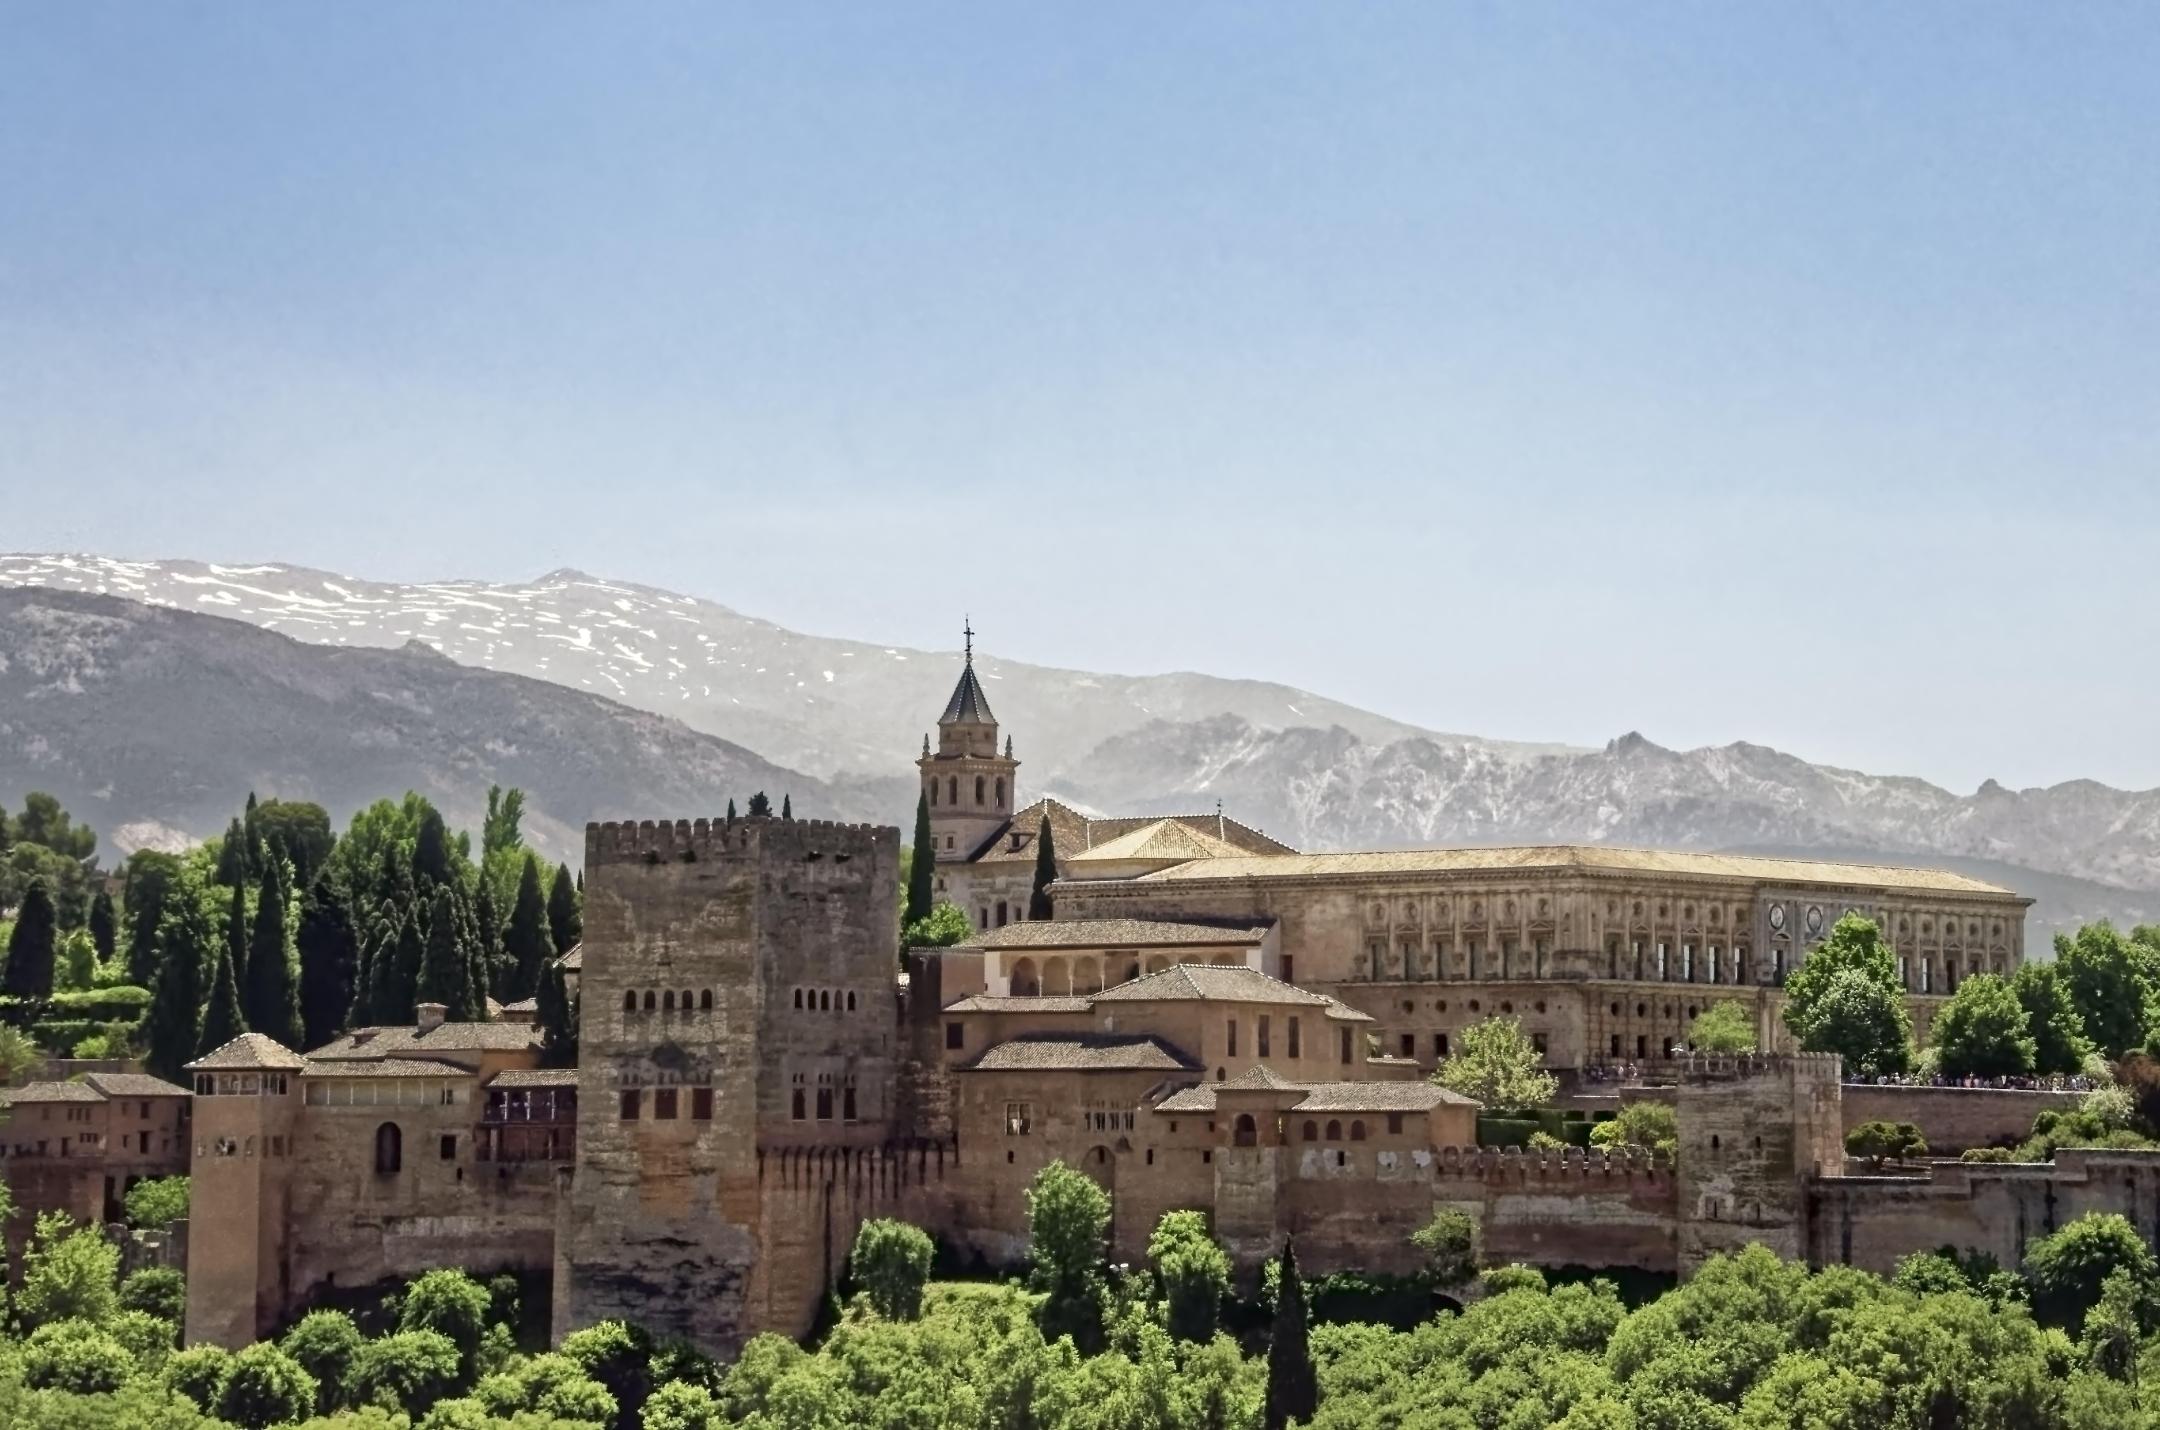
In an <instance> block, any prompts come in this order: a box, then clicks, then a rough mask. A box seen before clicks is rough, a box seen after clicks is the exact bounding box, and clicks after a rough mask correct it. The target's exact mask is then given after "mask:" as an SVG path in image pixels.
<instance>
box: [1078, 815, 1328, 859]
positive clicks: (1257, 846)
mask: <svg viewBox="0 0 2160 1430" xmlns="http://www.w3.org/2000/svg"><path fill="white" fill-rule="evenodd" d="M1158 819H1167V820H1170V821H1171V822H1172V823H1175V824H1182V825H1184V826H1185V827H1186V828H1187V829H1197V830H1199V831H1200V832H1201V833H1202V834H1207V835H1212V836H1213V837H1215V838H1217V839H1220V840H1222V841H1223V842H1225V843H1227V844H1230V845H1233V846H1235V847H1236V848H1238V849H1240V850H1243V851H1244V852H1245V853H1247V854H1295V853H1297V851H1296V850H1295V849H1292V848H1291V847H1290V846H1289V845H1287V844H1284V843H1283V842H1282V841H1280V840H1277V839H1270V838H1268V837H1267V836H1266V835H1265V834H1262V833H1261V832H1260V831H1259V830H1257V829H1254V828H1253V827H1252V826H1251V825H1249V824H1240V823H1238V822H1237V821H1236V820H1234V819H1231V818H1230V817H1229V816H1227V815H1215V814H1138V815H1123V816H1120V817H1116V818H1111V819H1091V820H1089V821H1088V833H1089V834H1090V835H1092V836H1093V838H1094V842H1095V843H1097V844H1102V843H1105V842H1107V841H1109V840H1112V839H1116V838H1119V837H1120V836H1122V835H1126V834H1130V833H1131V832H1132V831H1133V830H1135V829H1138V828H1140V827H1141V826H1142V825H1146V824H1152V823H1154V822H1155V821H1156V820H1158ZM1064 847H1065V846H1063V845H1062V844H1061V845H1059V846H1058V848H1059V849H1060V850H1061V851H1062V850H1063V849H1064Z"/></svg>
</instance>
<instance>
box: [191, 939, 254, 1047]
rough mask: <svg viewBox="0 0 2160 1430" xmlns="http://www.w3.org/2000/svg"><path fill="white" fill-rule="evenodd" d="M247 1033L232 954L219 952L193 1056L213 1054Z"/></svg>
mask: <svg viewBox="0 0 2160 1430" xmlns="http://www.w3.org/2000/svg"><path fill="white" fill-rule="evenodd" d="M247 1030H248V1026H247V1015H246V1014H245V1013H244V1012H243V1011H242V1010H241V1007H240V988H239V984H238V982H237V981H236V980H235V978H234V976H233V961H232V955H231V953H230V952H229V951H227V950H225V949H219V950H218V956H217V974H216V976H215V977H214V978H213V979H212V980H211V983H210V1006H209V1007H207V1008H205V1009H203V1021H202V1037H201V1038H199V1039H197V1040H196V1043H195V1056H197V1057H201V1056H203V1055H204V1054H205V1053H211V1052H215V1051H217V1050H218V1049H219V1048H222V1047H224V1046H225V1045H226V1044H227V1043H229V1042H231V1041H232V1040H233V1039H234V1038H237V1037H239V1036H240V1035H241V1034H242V1033H245V1032H246V1031H247Z"/></svg>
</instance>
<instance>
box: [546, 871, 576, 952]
mask: <svg viewBox="0 0 2160 1430" xmlns="http://www.w3.org/2000/svg"><path fill="white" fill-rule="evenodd" d="M548 935H549V937H551V938H553V939H554V940H555V951H556V952H557V953H559V954H560V953H568V952H569V951H570V950H571V949H573V948H576V947H577V946H578V941H579V940H580V939H582V938H583V937H584V936H585V920H584V916H583V914H582V912H581V911H580V910H579V908H578V887H577V884H576V883H575V882H574V881H572V879H571V877H570V866H569V865H568V864H559V865H557V866H556V868H555V884H554V887H553V888H551V889H549V890H548Z"/></svg>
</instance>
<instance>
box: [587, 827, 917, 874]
mask: <svg viewBox="0 0 2160 1430" xmlns="http://www.w3.org/2000/svg"><path fill="white" fill-rule="evenodd" d="M881 844H882V845H884V846H886V847H888V848H891V849H895V850H897V849H898V848H899V844H900V831H899V830H898V829H897V828H895V827H893V826H891V825H876V824H843V823H840V822H838V821H835V820H830V819H776V818H773V817H771V816H769V815H760V816H757V817H755V818H737V819H734V820H728V819H674V820H667V819H663V820H651V819H646V820H637V821H631V820H624V821H621V822H620V823H617V822H613V821H610V822H608V823H594V824H587V825H586V826H585V867H586V868H588V869H592V868H596V867H598V866H600V865H603V864H665V863H685V864H689V863H695V862H697V861H698V860H701V859H720V858H725V857H726V856H728V855H729V854H738V855H739V854H746V853H749V852H750V851H752V850H755V849H763V850H767V851H774V852H778V851H789V852H796V851H799V852H800V853H801V854H802V856H803V857H804V858H813V859H814V858H820V857H824V856H827V855H830V856H834V857H838V858H848V857H853V856H856V855H862V854H868V853H870V852H872V851H873V850H875V849H877V848H878V847H879V846H880V845H881Z"/></svg>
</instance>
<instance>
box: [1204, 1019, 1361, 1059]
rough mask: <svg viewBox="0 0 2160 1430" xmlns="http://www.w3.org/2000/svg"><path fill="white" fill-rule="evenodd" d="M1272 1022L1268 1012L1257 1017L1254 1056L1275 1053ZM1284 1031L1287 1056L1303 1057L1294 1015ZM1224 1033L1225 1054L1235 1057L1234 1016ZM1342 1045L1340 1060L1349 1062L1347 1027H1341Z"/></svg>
mask: <svg viewBox="0 0 2160 1430" xmlns="http://www.w3.org/2000/svg"><path fill="white" fill-rule="evenodd" d="M1273 1024H1274V1019H1273V1018H1272V1017H1270V1016H1269V1015H1268V1014H1266V1013H1262V1014H1261V1015H1260V1019H1259V1022H1258V1023H1257V1025H1256V1026H1255V1027H1254V1030H1253V1031H1254V1032H1255V1033H1256V1034H1257V1035H1258V1036H1257V1037H1256V1038H1255V1040H1254V1041H1255V1042H1257V1043H1258V1045H1259V1046H1258V1047H1256V1048H1255V1049H1254V1050H1253V1051H1254V1055H1255V1056H1257V1057H1263V1058H1266V1057H1273V1056H1274V1055H1275V1054H1274V1037H1273V1033H1274V1027H1273ZM1284 1032H1285V1033H1286V1034H1287V1041H1288V1043H1289V1048H1288V1050H1287V1051H1288V1054H1289V1056H1291V1057H1293V1058H1297V1057H1303V1056H1304V1039H1303V1038H1302V1037H1301V1036H1300V1033H1301V1028H1300V1025H1299V1023H1298V1020H1297V1019H1296V1018H1295V1017H1293V1018H1291V1019H1290V1020H1289V1025H1288V1026H1287V1027H1286V1028H1285V1029H1284ZM1224 1035H1225V1039H1226V1041H1227V1042H1228V1044H1229V1052H1228V1054H1227V1055H1228V1056H1230V1057H1233V1058H1234V1057H1236V1056H1237V1055H1238V1050H1237V1049H1238V1020H1237V1019H1235V1018H1232V1019H1230V1020H1229V1021H1228V1024H1227V1026H1226V1028H1225V1030H1224ZM1342 1046H1343V1053H1342V1060H1343V1061H1344V1062H1349V1061H1350V1030H1349V1029H1347V1028H1345V1029H1343V1045H1342Z"/></svg>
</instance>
